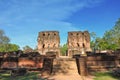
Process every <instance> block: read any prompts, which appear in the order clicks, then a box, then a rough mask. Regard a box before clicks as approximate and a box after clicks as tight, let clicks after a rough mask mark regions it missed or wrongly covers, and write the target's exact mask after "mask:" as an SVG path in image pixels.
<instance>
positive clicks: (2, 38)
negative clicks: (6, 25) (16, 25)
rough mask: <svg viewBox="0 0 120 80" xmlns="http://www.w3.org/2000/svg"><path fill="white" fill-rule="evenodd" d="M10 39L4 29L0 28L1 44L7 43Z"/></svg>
mask: <svg viewBox="0 0 120 80" xmlns="http://www.w3.org/2000/svg"><path fill="white" fill-rule="evenodd" d="M9 42H10V39H9V38H8V37H7V36H6V35H5V33H4V31H3V30H1V29H0V44H7V43H9Z"/></svg>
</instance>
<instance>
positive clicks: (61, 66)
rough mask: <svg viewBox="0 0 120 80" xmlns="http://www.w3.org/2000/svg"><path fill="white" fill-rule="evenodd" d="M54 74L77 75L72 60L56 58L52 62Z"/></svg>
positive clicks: (74, 61) (74, 63) (74, 62)
mask: <svg viewBox="0 0 120 80" xmlns="http://www.w3.org/2000/svg"><path fill="white" fill-rule="evenodd" d="M53 73H54V74H78V71H77V65H76V60H75V59H74V58H57V59H55V60H54V62H53Z"/></svg>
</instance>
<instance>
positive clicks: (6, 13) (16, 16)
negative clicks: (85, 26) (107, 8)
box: [0, 0, 101, 45]
mask: <svg viewBox="0 0 120 80" xmlns="http://www.w3.org/2000/svg"><path fill="white" fill-rule="evenodd" d="M100 2H101V0H2V1H1V2H0V27H6V29H7V28H9V27H10V28H12V29H13V28H15V29H14V30H15V32H14V35H13V33H12V34H9V35H10V37H11V38H12V41H14V42H16V43H17V42H18V41H19V40H20V39H21V41H19V42H18V44H20V45H21V42H24V44H25V45H27V44H28V42H27V40H30V41H31V42H32V41H33V42H32V43H33V44H34V42H35V41H36V40H34V39H33V38H32V37H34V38H35V35H36V34H37V33H38V32H39V31H43V30H59V31H60V35H61V37H62V38H65V37H66V36H67V31H71V30H79V28H77V27H75V26H73V25H72V24H71V23H69V22H65V21H64V20H65V19H67V18H69V17H70V16H71V15H73V14H74V13H75V12H77V11H78V10H80V9H83V8H85V7H91V6H93V5H95V4H97V3H100ZM17 35H19V36H17ZM63 35H65V36H63ZM30 37H31V38H30ZM66 38H67V37H66ZM22 40H23V41H22ZM24 40H26V42H25V41H24ZM64 41H65V40H63V41H62V42H64ZM31 45H32V44H31Z"/></svg>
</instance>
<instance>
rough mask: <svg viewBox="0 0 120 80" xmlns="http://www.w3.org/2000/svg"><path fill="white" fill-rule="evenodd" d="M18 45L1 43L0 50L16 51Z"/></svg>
mask: <svg viewBox="0 0 120 80" xmlns="http://www.w3.org/2000/svg"><path fill="white" fill-rule="evenodd" d="M18 50H19V46H18V45H16V44H10V43H9V44H1V45H0V52H11V51H18Z"/></svg>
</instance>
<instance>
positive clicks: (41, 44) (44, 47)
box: [37, 31, 60, 56]
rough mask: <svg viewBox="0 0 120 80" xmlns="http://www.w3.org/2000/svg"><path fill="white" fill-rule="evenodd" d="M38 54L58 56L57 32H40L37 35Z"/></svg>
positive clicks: (58, 38) (58, 39)
mask: <svg viewBox="0 0 120 80" xmlns="http://www.w3.org/2000/svg"><path fill="white" fill-rule="evenodd" d="M37 40H38V52H39V53H40V54H42V55H47V54H53V53H54V54H56V55H57V56H59V55H60V49H59V45H60V37H59V32H58V31H42V32H39V34H38V39H37Z"/></svg>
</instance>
